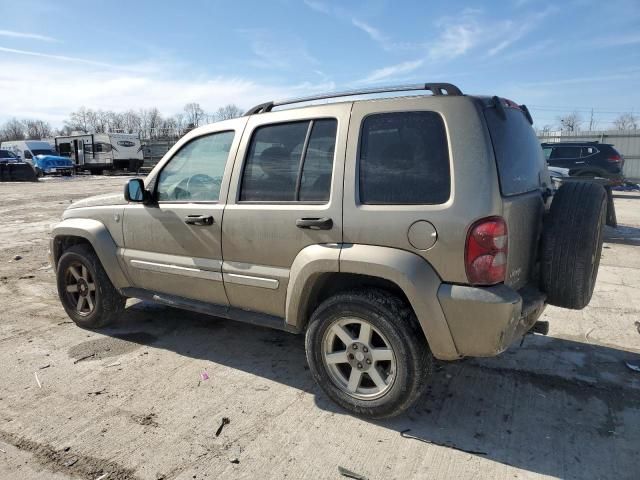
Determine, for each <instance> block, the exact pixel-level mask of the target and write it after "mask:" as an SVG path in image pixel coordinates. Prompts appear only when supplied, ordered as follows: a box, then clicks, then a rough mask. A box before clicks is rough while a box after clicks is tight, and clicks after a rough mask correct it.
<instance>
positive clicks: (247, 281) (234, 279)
mask: <svg viewBox="0 0 640 480" xmlns="http://www.w3.org/2000/svg"><path fill="white" fill-rule="evenodd" d="M222 276H223V278H224V281H225V282H228V283H235V284H237V285H247V286H249V287H259V288H268V289H270V290H277V289H278V287H279V286H280V282H279V281H278V280H276V279H275V278H264V277H254V276H251V275H241V274H239V273H226V272H225V273H223V274H222Z"/></svg>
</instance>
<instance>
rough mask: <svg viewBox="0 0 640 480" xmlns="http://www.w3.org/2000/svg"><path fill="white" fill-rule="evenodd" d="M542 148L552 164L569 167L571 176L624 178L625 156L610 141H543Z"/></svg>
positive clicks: (553, 165) (614, 179)
mask: <svg viewBox="0 0 640 480" xmlns="http://www.w3.org/2000/svg"><path fill="white" fill-rule="evenodd" d="M542 149H543V151H544V155H545V157H546V159H547V162H548V163H549V165H550V166H552V167H560V168H567V169H569V175H571V176H581V177H603V178H608V179H611V180H613V181H622V180H623V179H624V177H623V175H622V167H623V166H624V157H623V156H622V155H620V153H619V152H618V151H617V150H616V149H615V148H613V145H611V144H609V143H599V142H561V143H543V144H542Z"/></svg>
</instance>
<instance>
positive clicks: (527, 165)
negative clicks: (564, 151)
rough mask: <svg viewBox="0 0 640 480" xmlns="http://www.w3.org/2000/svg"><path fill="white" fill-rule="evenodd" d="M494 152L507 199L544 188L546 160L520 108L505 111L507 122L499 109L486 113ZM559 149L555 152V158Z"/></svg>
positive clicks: (503, 192) (501, 187)
mask: <svg viewBox="0 0 640 480" xmlns="http://www.w3.org/2000/svg"><path fill="white" fill-rule="evenodd" d="M484 112H485V118H486V119H487V125H488V127H489V133H490V135H491V141H492V143H493V152H494V155H495V157H496V164H497V166H498V176H499V179H500V189H501V191H502V194H503V195H505V196H509V195H517V194H519V193H525V192H530V191H533V190H536V189H538V188H540V186H541V182H542V179H543V178H544V175H543V173H544V171H545V168H546V166H545V164H546V162H545V156H544V153H543V152H542V146H541V145H540V142H539V141H538V137H536V134H535V132H534V131H533V128H532V127H531V125H530V124H529V122H528V121H527V119H526V117H525V116H524V114H523V113H522V112H521V111H520V110H518V109H516V108H506V107H505V108H504V113H505V115H506V118H504V117H502V116H501V115H500V113H498V111H497V110H496V109H495V108H487V109H485V111H484ZM556 150H557V147H555V148H554V149H553V151H552V152H551V157H550V158H551V159H553V158H554V154H555V151H556Z"/></svg>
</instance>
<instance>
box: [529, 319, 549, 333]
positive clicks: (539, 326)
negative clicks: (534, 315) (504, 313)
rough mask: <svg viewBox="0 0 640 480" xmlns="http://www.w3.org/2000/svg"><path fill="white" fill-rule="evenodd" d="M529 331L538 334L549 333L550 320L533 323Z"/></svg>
mask: <svg viewBox="0 0 640 480" xmlns="http://www.w3.org/2000/svg"><path fill="white" fill-rule="evenodd" d="M529 333H537V334H538V335H547V334H548V333H549V322H542V321H537V322H536V323H534V324H533V326H532V327H531V329H530V330H529Z"/></svg>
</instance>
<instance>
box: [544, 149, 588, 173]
mask: <svg viewBox="0 0 640 480" xmlns="http://www.w3.org/2000/svg"><path fill="white" fill-rule="evenodd" d="M581 150H582V147H580V146H577V145H567V146H558V147H553V150H552V151H551V156H550V157H549V165H551V166H552V167H561V168H569V169H575V168H580V167H581V166H583V165H584V164H585V161H584V159H581V158H580V152H581Z"/></svg>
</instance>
